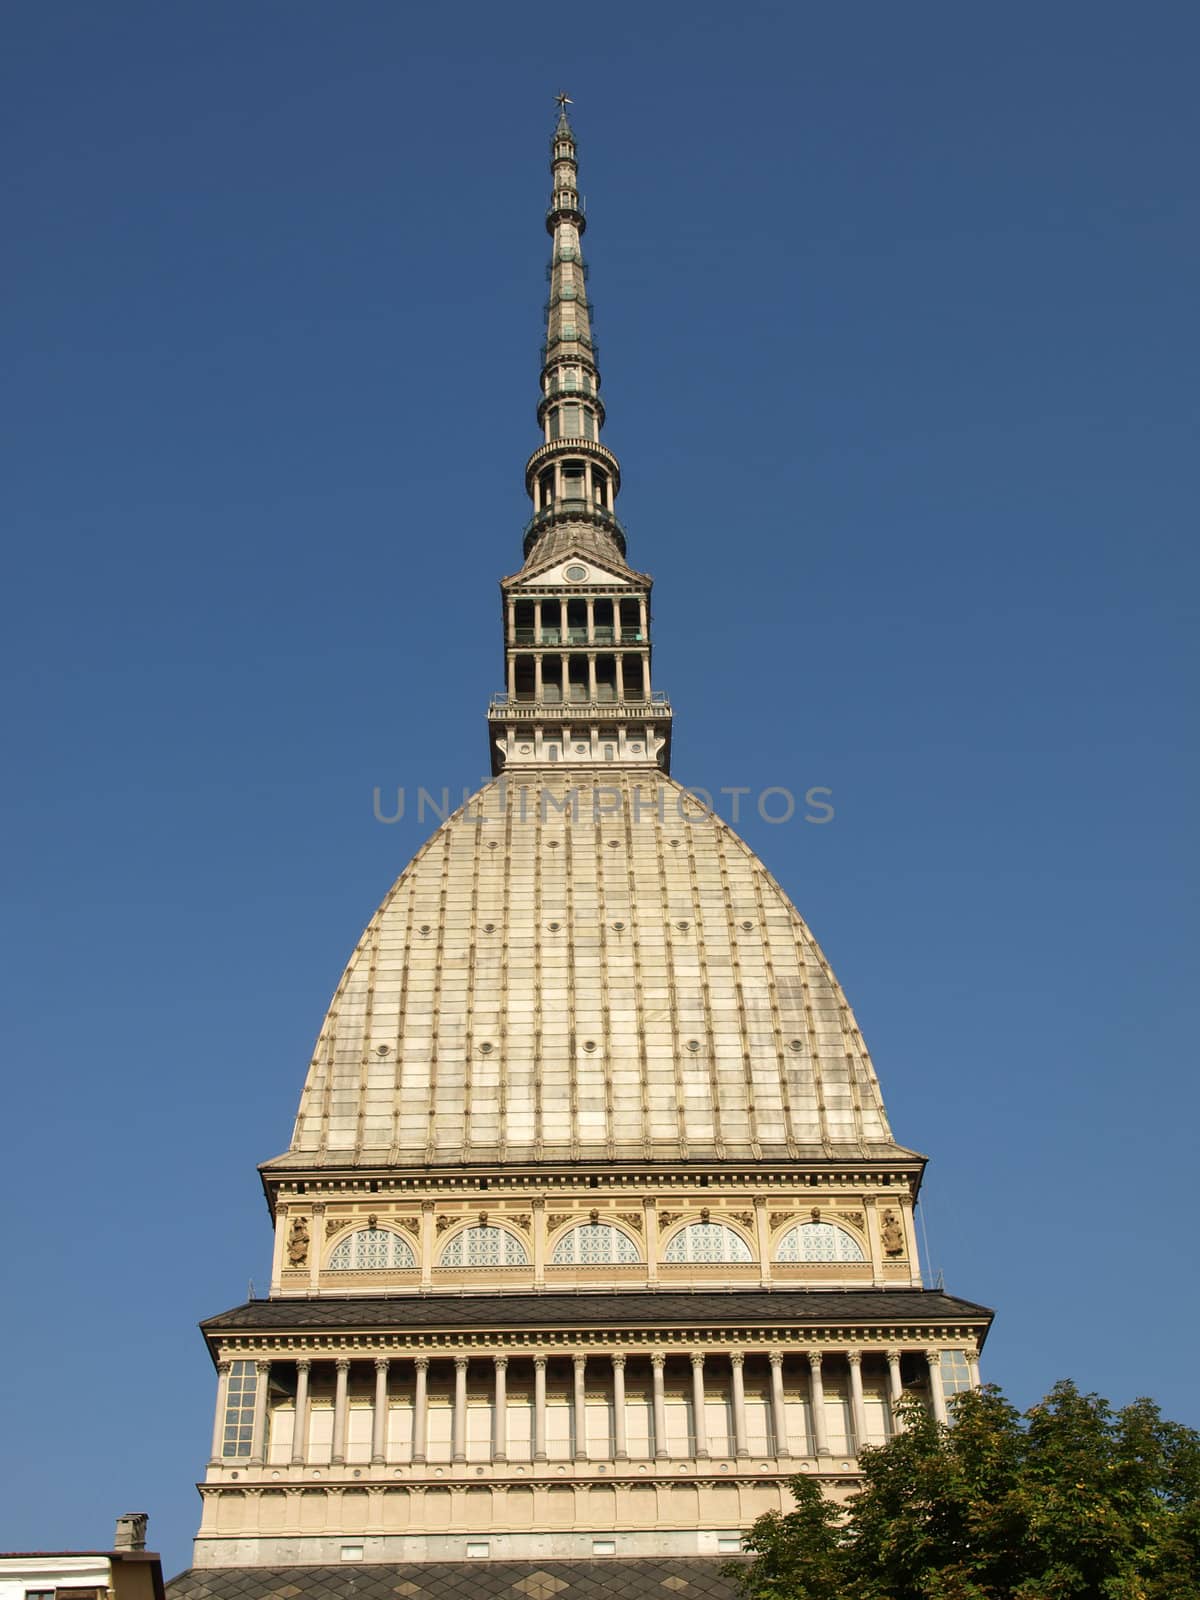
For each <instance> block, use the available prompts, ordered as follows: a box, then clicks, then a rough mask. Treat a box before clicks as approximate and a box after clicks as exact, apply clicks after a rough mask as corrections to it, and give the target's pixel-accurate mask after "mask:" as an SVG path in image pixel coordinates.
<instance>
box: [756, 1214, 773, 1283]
mask: <svg viewBox="0 0 1200 1600" xmlns="http://www.w3.org/2000/svg"><path fill="white" fill-rule="evenodd" d="M754 1232H755V1236H756V1238H757V1239H758V1276H759V1278H760V1280H761V1281H762V1282H763V1283H764V1284H766V1283H770V1281H771V1224H770V1219H769V1218H768V1216H767V1197H766V1195H765V1194H758V1195H755V1197H754Z"/></svg>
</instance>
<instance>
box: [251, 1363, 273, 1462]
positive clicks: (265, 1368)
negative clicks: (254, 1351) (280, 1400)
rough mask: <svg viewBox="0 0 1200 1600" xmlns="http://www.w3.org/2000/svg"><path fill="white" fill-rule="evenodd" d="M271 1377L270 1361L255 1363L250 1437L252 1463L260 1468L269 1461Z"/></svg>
mask: <svg viewBox="0 0 1200 1600" xmlns="http://www.w3.org/2000/svg"><path fill="white" fill-rule="evenodd" d="M270 1376H271V1363H270V1362H269V1361H256V1362H255V1363H254V1377H255V1383H254V1431H253V1432H252V1434H251V1435H250V1461H251V1464H252V1465H254V1466H259V1467H260V1466H262V1464H263V1462H264V1461H265V1460H266V1459H267V1384H268V1381H269V1379H270Z"/></svg>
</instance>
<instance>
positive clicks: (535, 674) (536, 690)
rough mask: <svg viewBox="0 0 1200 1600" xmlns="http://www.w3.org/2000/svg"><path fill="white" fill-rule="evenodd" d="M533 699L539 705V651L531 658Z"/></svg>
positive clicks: (540, 675)
mask: <svg viewBox="0 0 1200 1600" xmlns="http://www.w3.org/2000/svg"><path fill="white" fill-rule="evenodd" d="M533 698H534V699H535V700H536V701H537V702H538V703H539V704H541V699H542V652H541V651H540V650H539V651H538V653H537V654H536V655H535V656H534V658H533Z"/></svg>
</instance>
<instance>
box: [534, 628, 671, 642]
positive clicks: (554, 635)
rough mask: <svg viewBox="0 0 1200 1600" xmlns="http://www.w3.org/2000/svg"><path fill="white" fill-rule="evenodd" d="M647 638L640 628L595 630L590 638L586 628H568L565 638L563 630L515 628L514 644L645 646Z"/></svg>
mask: <svg viewBox="0 0 1200 1600" xmlns="http://www.w3.org/2000/svg"><path fill="white" fill-rule="evenodd" d="M645 642H646V636H645V634H644V633H642V631H641V629H640V628H600V627H597V628H594V629H593V630H592V638H591V639H589V638H588V633H587V629H586V628H568V629H567V631H566V634H565V636H564V634H563V631H562V629H561V628H543V629H542V631H541V633H539V632H538V630H537V629H536V628H514V629H513V643H514V644H528V645H547V644H557V645H563V644H644V643H645Z"/></svg>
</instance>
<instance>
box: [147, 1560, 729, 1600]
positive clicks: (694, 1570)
mask: <svg viewBox="0 0 1200 1600" xmlns="http://www.w3.org/2000/svg"><path fill="white" fill-rule="evenodd" d="M724 1565H725V1561H724V1560H715V1559H712V1558H706V1557H703V1556H685V1557H676V1558H668V1557H662V1558H659V1557H651V1556H647V1557H644V1558H642V1559H640V1560H633V1561H621V1560H618V1559H616V1558H615V1557H609V1558H608V1559H603V1560H596V1561H558V1560H546V1561H423V1562H412V1561H405V1562H399V1563H396V1564H393V1565H387V1564H380V1565H373V1564H372V1565H366V1564H360V1563H358V1562H354V1563H353V1564H349V1565H346V1564H344V1565H342V1566H337V1567H213V1568H202V1567H199V1568H197V1567H194V1568H192V1569H190V1570H189V1571H187V1572H181V1573H180V1574H179V1576H178V1577H177V1578H172V1579H171V1581H170V1583H169V1584H168V1585H167V1600H733V1596H734V1594H735V1589H734V1586H733V1584H732V1583H731V1582H730V1580H729V1579H728V1578H726V1577H723V1576H722V1568H723V1567H724Z"/></svg>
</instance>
